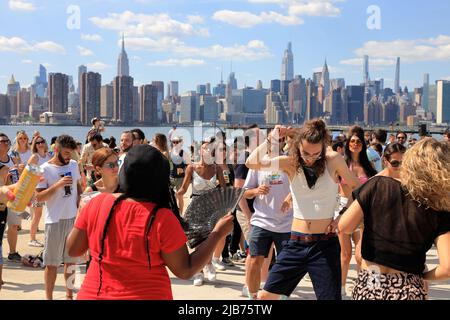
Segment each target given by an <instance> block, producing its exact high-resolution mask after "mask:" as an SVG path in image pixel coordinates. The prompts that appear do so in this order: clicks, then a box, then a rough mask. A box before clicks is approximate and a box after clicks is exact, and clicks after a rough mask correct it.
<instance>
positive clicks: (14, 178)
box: [9, 168, 20, 184]
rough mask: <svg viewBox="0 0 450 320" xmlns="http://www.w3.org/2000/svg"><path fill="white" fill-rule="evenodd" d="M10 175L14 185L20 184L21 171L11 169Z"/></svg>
mask: <svg viewBox="0 0 450 320" xmlns="http://www.w3.org/2000/svg"><path fill="white" fill-rule="evenodd" d="M9 173H10V174H11V182H12V184H15V183H17V182H19V179H20V174H19V169H17V168H11V169H9Z"/></svg>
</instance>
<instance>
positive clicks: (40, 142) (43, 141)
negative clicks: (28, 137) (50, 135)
mask: <svg viewBox="0 0 450 320" xmlns="http://www.w3.org/2000/svg"><path fill="white" fill-rule="evenodd" d="M44 143H45V140H41V141H36V144H44Z"/></svg>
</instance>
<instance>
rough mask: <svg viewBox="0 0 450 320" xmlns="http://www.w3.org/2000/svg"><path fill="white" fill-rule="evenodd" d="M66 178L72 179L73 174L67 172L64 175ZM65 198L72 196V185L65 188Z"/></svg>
mask: <svg viewBox="0 0 450 320" xmlns="http://www.w3.org/2000/svg"><path fill="white" fill-rule="evenodd" d="M64 177H72V172H70V171H69V172H66V173H64ZM64 193H65V194H64V196H70V195H71V194H72V185H70V184H69V185H66V186H64Z"/></svg>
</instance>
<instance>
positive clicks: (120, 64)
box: [117, 35, 130, 77]
mask: <svg viewBox="0 0 450 320" xmlns="http://www.w3.org/2000/svg"><path fill="white" fill-rule="evenodd" d="M117 75H118V76H127V77H128V76H130V66H129V63H128V56H127V53H126V51H125V37H124V36H123V35H122V51H121V52H120V54H119V59H118V60H117Z"/></svg>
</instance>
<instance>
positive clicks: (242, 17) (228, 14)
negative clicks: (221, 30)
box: [213, 10, 304, 28]
mask: <svg viewBox="0 0 450 320" xmlns="http://www.w3.org/2000/svg"><path fill="white" fill-rule="evenodd" d="M213 19H214V20H217V21H221V22H224V23H228V24H231V25H234V26H236V27H241V28H251V27H254V26H256V25H259V24H266V23H278V24H281V25H284V26H291V25H300V24H303V23H304V21H303V20H302V19H300V18H299V17H297V16H294V15H289V16H284V15H282V14H280V13H277V12H274V11H270V12H261V13H260V14H258V15H256V14H253V13H251V12H248V11H231V10H220V11H217V12H215V13H214V15H213Z"/></svg>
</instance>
